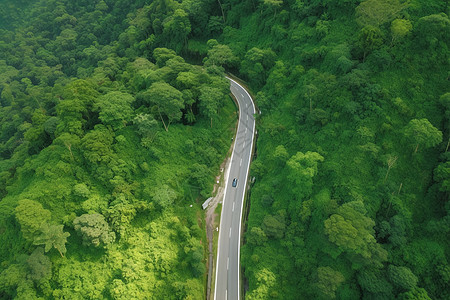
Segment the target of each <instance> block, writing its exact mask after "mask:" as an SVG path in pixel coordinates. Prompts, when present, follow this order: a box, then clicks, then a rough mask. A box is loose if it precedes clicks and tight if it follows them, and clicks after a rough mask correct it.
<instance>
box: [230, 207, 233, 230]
mask: <svg viewBox="0 0 450 300" xmlns="http://www.w3.org/2000/svg"><path fill="white" fill-rule="evenodd" d="M231 211H234V202H233V209H232V210H231ZM230 229H231V228H230Z"/></svg>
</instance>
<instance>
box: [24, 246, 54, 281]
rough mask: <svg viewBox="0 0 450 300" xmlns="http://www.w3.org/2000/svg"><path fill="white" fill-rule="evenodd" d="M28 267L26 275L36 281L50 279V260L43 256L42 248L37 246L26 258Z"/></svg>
mask: <svg viewBox="0 0 450 300" xmlns="http://www.w3.org/2000/svg"><path fill="white" fill-rule="evenodd" d="M27 265H28V269H29V274H28V277H29V278H30V279H31V280H33V281H36V282H40V281H43V280H48V279H50V276H51V275H52V262H51V261H50V259H49V258H48V257H47V256H45V254H44V248H42V247H37V248H36V249H34V251H33V253H31V255H30V256H29V257H28V259H27Z"/></svg>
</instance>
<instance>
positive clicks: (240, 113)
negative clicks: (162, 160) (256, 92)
mask: <svg viewBox="0 0 450 300" xmlns="http://www.w3.org/2000/svg"><path fill="white" fill-rule="evenodd" d="M227 79H229V80H230V81H231V82H232V83H233V84H232V88H233V90H235V91H236V92H238V91H241V90H242V91H243V93H245V94H246V95H247V96H246V97H248V98H249V99H250V104H251V107H252V108H253V110H252V111H253V112H254V111H255V106H254V103H253V101H252V98H251V96H250V94H249V93H248V92H247V91H246V90H245V89H244V88H243V87H242V86H241V85H239V84H238V83H237V82H236V81H234V80H233V79H231V78H228V77H227ZM235 86H238V87H239V89H238V88H237V87H235ZM241 95H242V93H241ZM242 96H243V95H242ZM244 98H245V97H244ZM238 105H239V101H238ZM241 117H242V111H241V110H240V109H239V120H241ZM247 121H248V115H247ZM252 122H253V124H254V122H255V120H254V119H252ZM240 125H241V122H239V123H238V130H237V131H238V132H239V127H240ZM253 126H254V125H253ZM251 132H252V135H253V134H254V130H253V129H251ZM235 146H236V145H235ZM252 146H253V139H252V140H251V141H250V148H252ZM235 152H236V155H238V154H237V149H236V147H234V149H233V153H232V154H231V161H233V156H234V154H235ZM248 155H249V161H248V162H247V164H248V165H247V176H246V178H245V179H244V185H245V184H246V182H247V177H248V174H249V171H250V170H249V168H248V166H249V165H250V159H251V151H249V153H248ZM230 169H231V168H229V169H228V170H227V174H226V176H225V178H229V177H230ZM227 184H228V180H227V181H226V182H225V194H224V200H223V203H225V199H226V190H227ZM244 194H245V189H243V190H242V199H243V198H244ZM233 203H234V202H233ZM243 204H244V202H243V201H242V202H241V203H240V207H241V210H240V212H239V213H240V219H241V220H242V213H243V212H242V211H243V209H242V207H243ZM224 207H225V205H222V211H221V215H223V211H224ZM223 224H224V223H222V222H221V224H220V227H221V229H223V228H222V225H223ZM241 226H242V223H241V222H239V230H238V233H237V239H238V240H240V233H241ZM223 231H224V230H220V231H219V242H218V244H219V246H218V249H217V260H216V265H217V268H216V280H215V288H214V299H215V300H216V299H217V296H218V293H219V289H218V282H219V280H218V274H219V269H220V268H219V267H218V266H219V257H220V240H221V234H223ZM237 246H238V255H237V265H238V270H239V269H240V250H241V249H240V248H241V245H240V243H238V245H237ZM228 259H229V258H228ZM227 270H228V266H227ZM233 275H234V274H233ZM239 277H240V274H239V272H238V273H237V285H238V291H239V290H240V280H239ZM227 296H228V290H227V288H226V287H225V299H227V298H228V297H227ZM237 300H240V293H239V292H238V294H237Z"/></svg>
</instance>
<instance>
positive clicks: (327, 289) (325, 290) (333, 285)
mask: <svg viewBox="0 0 450 300" xmlns="http://www.w3.org/2000/svg"><path fill="white" fill-rule="evenodd" d="M344 281H345V278H344V276H343V275H342V274H341V272H339V271H336V270H333V268H330V267H319V268H317V283H316V284H315V287H316V288H317V291H318V295H319V297H321V298H323V299H334V298H336V290H337V289H338V287H339V286H340V285H341V284H342V283H343V282H344Z"/></svg>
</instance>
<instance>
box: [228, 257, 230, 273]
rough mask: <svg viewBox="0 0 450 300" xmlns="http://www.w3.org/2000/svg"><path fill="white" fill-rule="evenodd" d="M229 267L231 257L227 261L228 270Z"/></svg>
mask: <svg viewBox="0 0 450 300" xmlns="http://www.w3.org/2000/svg"><path fill="white" fill-rule="evenodd" d="M229 266H230V257H228V259H227V270H228V267H229Z"/></svg>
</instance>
